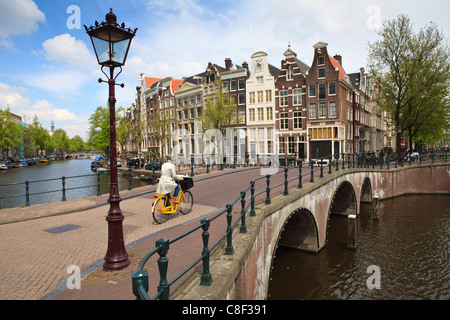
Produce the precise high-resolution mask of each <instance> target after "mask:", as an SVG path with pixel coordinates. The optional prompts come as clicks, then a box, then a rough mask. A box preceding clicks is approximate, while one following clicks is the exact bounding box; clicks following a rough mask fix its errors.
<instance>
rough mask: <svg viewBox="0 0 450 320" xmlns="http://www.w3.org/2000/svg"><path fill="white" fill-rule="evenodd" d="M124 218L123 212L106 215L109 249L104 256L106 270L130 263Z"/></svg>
mask: <svg viewBox="0 0 450 320" xmlns="http://www.w3.org/2000/svg"><path fill="white" fill-rule="evenodd" d="M119 210H120V209H119ZM124 218H125V217H124V216H123V214H122V213H121V212H120V213H116V214H111V212H110V213H109V214H108V216H107V217H106V221H107V222H108V251H107V253H106V256H105V258H104V260H105V262H104V264H103V270H104V271H114V270H121V269H124V268H126V267H128V266H129V265H130V260H129V259H128V253H127V251H126V250H125V244H124V240H123V226H122V221H123V220H124Z"/></svg>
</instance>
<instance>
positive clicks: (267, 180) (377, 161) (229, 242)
mask: <svg viewBox="0 0 450 320" xmlns="http://www.w3.org/2000/svg"><path fill="white" fill-rule="evenodd" d="M408 159H409V161H404V159H397V158H389V157H386V158H383V159H382V158H380V157H375V156H367V155H362V154H344V153H341V154H335V155H332V156H331V155H330V156H328V157H322V158H320V159H319V160H315V161H313V162H312V163H311V162H306V163H301V162H300V163H299V164H298V165H294V164H293V162H291V163H286V166H285V167H283V168H282V169H283V170H281V171H278V172H277V173H275V174H272V175H266V176H261V177H259V178H257V179H255V180H253V181H250V184H249V186H248V187H247V188H246V189H245V190H242V191H241V192H240V194H239V196H238V197H237V198H236V199H235V200H234V201H233V202H231V203H229V204H227V205H226V207H225V208H224V209H223V210H221V211H220V212H218V213H217V214H215V215H214V216H213V217H211V218H208V219H202V220H201V222H200V224H199V225H198V226H196V227H194V228H192V229H190V230H189V231H187V232H185V233H183V234H181V235H179V236H177V237H175V238H173V239H159V240H157V241H156V244H155V248H154V249H153V250H151V251H150V252H148V253H147V254H146V255H145V256H144V257H143V258H142V260H141V261H140V263H139V266H138V268H137V270H136V271H133V272H132V290H133V294H134V295H135V296H136V298H137V299H138V300H156V299H160V300H168V299H169V295H170V287H171V286H172V285H173V284H174V283H175V282H177V281H178V280H179V279H181V278H182V277H183V276H184V275H186V274H187V273H188V272H189V271H191V270H192V269H193V268H194V267H195V266H196V265H197V264H199V263H200V262H202V272H201V277H200V285H202V286H209V285H211V283H212V275H211V273H210V256H211V252H213V251H214V250H215V249H216V248H217V247H218V246H219V245H220V244H221V243H222V242H223V241H226V246H225V251H224V254H225V255H233V254H234V247H233V239H232V235H233V231H234V229H235V228H236V226H237V225H238V223H239V222H240V227H239V233H247V226H246V218H247V212H248V216H249V217H254V216H255V215H256V214H255V198H256V197H257V196H259V195H263V197H264V194H265V200H264V201H263V202H264V204H271V191H272V190H274V189H276V188H280V187H283V195H285V196H286V195H289V189H288V185H289V183H290V182H293V181H296V180H298V185H297V188H299V189H300V188H303V180H304V178H305V177H308V178H309V182H310V183H314V181H315V174H317V173H319V177H320V178H322V177H324V171H325V170H327V171H328V174H331V173H332V171H333V169H334V170H335V172H337V171H340V170H345V169H351V168H375V167H378V166H379V167H380V169H387V170H389V169H391V168H393V167H395V168H397V167H399V166H406V165H409V166H411V165H412V164H413V163H418V164H419V165H421V164H422V163H424V162H425V161H426V162H431V163H434V162H436V161H445V162H447V161H448V159H447V151H444V152H442V154H440V155H437V154H435V153H432V154H429V155H420V156H418V157H417V158H416V159H414V158H413V157H410V158H408ZM308 165H309V168H308V169H307V170H305V167H307V166H308ZM290 171H295V175H294V177H293V178H292V177H291V179H289V172H290ZM278 174H284V181H283V182H282V183H280V184H277V185H273V186H271V178H272V177H273V176H275V175H278ZM257 182H260V183H262V184H263V190H262V191H260V192H255V184H256V183H257ZM264 187H265V188H264ZM248 192H250V196H249V197H248V196H247V194H248ZM247 200H250V201H249V202H248V203H247V204H246V202H247ZM239 203H240V207H239V209H240V210H239V211H240V215H239V216H238V217H236V220H235V221H234V222H233V216H232V214H231V213H232V211H233V207H234V206H235V205H239ZM223 215H225V217H226V223H227V226H226V230H224V232H223V235H222V236H221V237H220V238H219V239H218V240H217V241H216V242H215V243H213V244H210V243H209V236H210V234H209V229H210V226H211V223H212V222H214V221H216V220H217V219H218V218H219V217H221V216H223ZM200 229H202V230H203V231H202V233H201V237H202V243H203V248H202V250H201V254H200V255H199V257H198V258H197V259H195V260H194V261H193V262H192V264H191V265H190V266H188V267H187V268H186V269H184V270H183V271H182V272H181V273H179V274H178V275H176V276H175V277H174V278H173V279H172V280H171V281H168V279H167V272H168V266H169V259H168V258H167V254H168V253H169V249H170V246H171V245H172V244H174V243H176V242H178V241H180V240H182V239H184V238H185V237H187V236H188V235H190V234H192V233H194V232H195V231H197V230H200ZM199 251H200V250H199ZM155 254H158V255H159V258H158V259H157V264H158V270H159V275H160V279H159V283H158V286H157V293H156V295H154V296H153V297H150V296H149V294H148V291H149V274H148V270H146V269H144V268H145V266H146V264H147V262H148V261H149V259H150V258H151V257H152V256H154V255H155Z"/></svg>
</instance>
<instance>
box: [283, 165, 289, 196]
mask: <svg viewBox="0 0 450 320" xmlns="http://www.w3.org/2000/svg"><path fill="white" fill-rule="evenodd" d="M288 170H289V169H288V168H284V192H283V195H284V196H287V195H289V190H288Z"/></svg>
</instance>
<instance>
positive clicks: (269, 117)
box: [266, 107, 273, 121]
mask: <svg viewBox="0 0 450 320" xmlns="http://www.w3.org/2000/svg"><path fill="white" fill-rule="evenodd" d="M266 119H267V120H269V121H271V120H273V108H272V107H267V108H266Z"/></svg>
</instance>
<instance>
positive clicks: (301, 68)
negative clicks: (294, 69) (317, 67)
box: [294, 58, 311, 74]
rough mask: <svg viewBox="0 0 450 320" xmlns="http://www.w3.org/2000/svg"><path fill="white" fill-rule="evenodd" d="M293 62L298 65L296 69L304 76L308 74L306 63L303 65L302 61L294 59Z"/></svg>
mask: <svg viewBox="0 0 450 320" xmlns="http://www.w3.org/2000/svg"><path fill="white" fill-rule="evenodd" d="M294 60H295V62H296V63H297V65H298V68H299V69H300V72H301V73H303V74H306V73H307V72H309V69H311V68H310V67H309V66H308V65H307V64H306V63H304V62H303V61H301V60H299V59H297V58H294Z"/></svg>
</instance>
